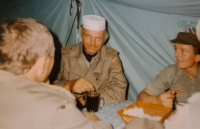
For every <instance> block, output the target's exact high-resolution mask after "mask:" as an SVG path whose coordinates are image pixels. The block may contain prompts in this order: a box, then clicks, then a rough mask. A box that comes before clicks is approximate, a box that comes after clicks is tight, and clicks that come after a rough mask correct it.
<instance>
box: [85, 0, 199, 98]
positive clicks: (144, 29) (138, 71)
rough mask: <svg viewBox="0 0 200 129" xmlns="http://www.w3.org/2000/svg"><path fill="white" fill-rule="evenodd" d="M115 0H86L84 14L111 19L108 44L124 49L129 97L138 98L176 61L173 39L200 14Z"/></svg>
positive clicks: (192, 23)
mask: <svg viewBox="0 0 200 129" xmlns="http://www.w3.org/2000/svg"><path fill="white" fill-rule="evenodd" d="M115 1H116V0H113V1H111V0H101V1H99V0H82V3H83V7H82V15H86V14H97V15H100V16H103V17H104V18H105V19H106V20H107V23H108V30H109V33H110V39H109V41H108V43H107V45H108V46H111V47H113V48H115V49H117V50H118V51H119V52H120V57H121V60H122V63H123V67H124V72H125V74H126V77H127V79H128V81H129V90H128V99H129V100H136V97H137V95H138V93H139V92H140V91H141V90H143V89H144V88H145V87H146V86H147V85H148V84H149V83H150V82H151V81H152V80H153V79H154V78H155V77H156V75H157V74H158V73H159V72H160V71H161V70H162V69H163V68H164V67H166V66H167V65H169V64H173V63H175V59H174V56H173V54H174V47H173V44H171V43H170V42H169V40H171V39H174V38H175V37H176V35H177V33H178V32H179V31H186V30H187V27H191V28H192V27H195V26H196V23H197V21H198V17H191V16H184V15H177V14H167V13H160V12H154V11H148V10H143V9H139V8H135V7H131V6H130V5H131V4H133V3H134V0H132V1H131V0H129V1H130V5H129V6H126V5H125V4H119V3H116V2H115ZM118 1H120V0H118ZM157 1H158V0H157ZM122 2H123V1H121V3H122ZM126 2H128V1H126ZM140 2H141V1H140ZM140 2H139V1H138V3H140ZM143 2H144V1H143ZM171 2H172V1H171ZM124 3H125V1H124ZM141 3H142V2H141ZM160 3H161V0H160ZM172 3H173V2H172ZM127 4H128V3H127ZM147 4H150V3H149V2H147Z"/></svg>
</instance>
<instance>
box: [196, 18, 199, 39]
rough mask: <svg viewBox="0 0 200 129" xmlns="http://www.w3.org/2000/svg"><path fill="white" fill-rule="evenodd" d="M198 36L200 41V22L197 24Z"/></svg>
mask: <svg viewBox="0 0 200 129" xmlns="http://www.w3.org/2000/svg"><path fill="white" fill-rule="evenodd" d="M196 35H197V38H198V39H199V41H200V20H199V22H198V23H197V28H196Z"/></svg>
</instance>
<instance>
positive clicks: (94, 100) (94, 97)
mask: <svg viewBox="0 0 200 129" xmlns="http://www.w3.org/2000/svg"><path fill="white" fill-rule="evenodd" d="M100 98H101V97H100V94H99V93H97V92H90V93H88V94H87V106H86V107H87V111H88V112H97V111H98V107H99V101H100Z"/></svg>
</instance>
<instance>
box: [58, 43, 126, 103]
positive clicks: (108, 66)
mask: <svg viewBox="0 0 200 129" xmlns="http://www.w3.org/2000/svg"><path fill="white" fill-rule="evenodd" d="M82 46H83V45H82V43H79V44H77V45H74V46H67V47H64V48H63V49H62V59H61V67H60V72H59V75H58V77H57V80H56V81H55V83H54V84H56V85H61V86H62V85H63V83H64V82H66V81H68V80H74V79H78V78H85V79H86V80H88V81H89V82H91V83H92V84H93V86H94V87H95V89H96V91H97V92H99V93H100V94H101V96H102V97H103V98H104V100H105V103H117V102H122V101H124V100H125V94H126V87H127V80H126V78H125V75H124V73H123V70H122V65H121V60H120V59H119V57H118V52H117V51H116V50H115V49H113V48H110V47H106V46H105V45H103V46H102V48H101V49H100V50H99V52H98V53H97V55H96V56H95V57H93V58H92V60H91V62H90V64H89V65H88V64H87V63H86V62H87V61H86V59H85V56H84V55H83V52H82Z"/></svg>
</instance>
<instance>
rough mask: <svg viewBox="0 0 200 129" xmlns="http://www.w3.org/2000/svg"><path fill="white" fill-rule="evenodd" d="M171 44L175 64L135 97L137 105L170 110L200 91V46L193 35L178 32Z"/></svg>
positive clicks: (163, 71)
mask: <svg viewBox="0 0 200 129" xmlns="http://www.w3.org/2000/svg"><path fill="white" fill-rule="evenodd" d="M171 42H172V43H174V48H175V54H174V56H175V58H176V64H174V65H170V66H168V67H166V68H165V69H164V70H162V71H161V72H160V74H159V75H157V77H156V78H155V79H154V81H153V82H151V83H150V84H149V85H148V86H147V87H146V88H145V89H144V90H143V91H142V92H141V93H140V94H139V95H138V98H137V99H138V101H143V102H146V103H153V104H159V105H164V106H166V107H172V106H173V102H174V99H176V102H178V103H186V102H187V98H189V97H190V96H191V95H192V94H194V93H195V92H199V91H200V68H199V61H200V42H199V41H198V39H197V36H196V34H193V33H187V32H180V33H178V35H177V37H176V39H174V40H171ZM167 90H169V91H167Z"/></svg>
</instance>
